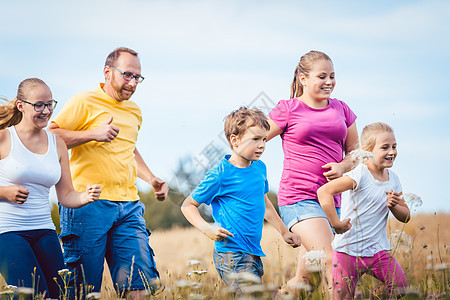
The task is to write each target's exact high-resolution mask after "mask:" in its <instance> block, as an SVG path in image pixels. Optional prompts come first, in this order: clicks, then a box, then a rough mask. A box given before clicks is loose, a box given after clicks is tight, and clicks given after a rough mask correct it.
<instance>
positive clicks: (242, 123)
mask: <svg viewBox="0 0 450 300" xmlns="http://www.w3.org/2000/svg"><path fill="white" fill-rule="evenodd" d="M254 126H259V127H261V128H264V129H265V130H267V131H269V129H270V125H269V122H268V120H267V117H266V116H265V115H264V113H263V112H262V111H260V110H259V109H256V108H255V109H248V108H247V107H245V106H241V107H240V108H239V109H237V110H235V111H232V112H231V113H230V114H229V115H228V116H226V117H225V124H224V130H225V136H226V138H227V141H228V143H229V144H230V146H231V141H230V138H231V136H232V135H235V136H238V137H241V136H243V135H244V134H245V132H246V131H247V130H248V129H249V128H250V127H254Z"/></svg>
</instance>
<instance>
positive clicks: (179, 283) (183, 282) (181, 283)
mask: <svg viewBox="0 0 450 300" xmlns="http://www.w3.org/2000/svg"><path fill="white" fill-rule="evenodd" d="M174 284H175V286H176V287H177V288H187V287H191V286H192V285H193V282H192V281H188V280H183V279H181V280H177V281H175V282H174Z"/></svg>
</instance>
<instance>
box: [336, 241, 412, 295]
mask: <svg viewBox="0 0 450 300" xmlns="http://www.w3.org/2000/svg"><path fill="white" fill-rule="evenodd" d="M332 265H333V271H332V276H333V289H334V299H351V298H353V296H354V294H355V288H356V284H357V283H358V280H359V278H360V277H361V276H362V275H363V274H364V273H366V272H368V273H369V274H371V275H373V276H374V277H375V278H377V279H378V280H381V281H382V282H383V283H385V284H386V288H387V292H388V293H389V296H391V295H392V294H393V292H394V289H395V288H399V287H400V288H404V287H406V276H405V273H404V272H403V270H402V268H401V267H400V265H399V264H398V262H397V261H396V260H395V259H394V258H393V257H392V256H391V255H390V254H389V253H388V252H387V251H384V250H383V251H380V252H378V253H376V254H375V255H374V256H373V257H356V256H351V255H348V254H345V253H342V252H337V251H334V252H333V264H332Z"/></svg>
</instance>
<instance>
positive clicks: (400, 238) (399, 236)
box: [389, 229, 412, 253]
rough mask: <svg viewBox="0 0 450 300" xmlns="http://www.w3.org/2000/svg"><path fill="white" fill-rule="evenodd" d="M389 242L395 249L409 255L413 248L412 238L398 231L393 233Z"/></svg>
mask: <svg viewBox="0 0 450 300" xmlns="http://www.w3.org/2000/svg"><path fill="white" fill-rule="evenodd" d="M389 242H390V244H391V246H392V247H393V248H394V249H398V250H399V251H404V252H405V253H408V252H409V251H410V250H411V248H412V244H411V237H410V236H409V235H407V234H406V233H405V232H403V231H400V230H398V229H397V230H395V231H394V232H393V233H391V237H390V239H389Z"/></svg>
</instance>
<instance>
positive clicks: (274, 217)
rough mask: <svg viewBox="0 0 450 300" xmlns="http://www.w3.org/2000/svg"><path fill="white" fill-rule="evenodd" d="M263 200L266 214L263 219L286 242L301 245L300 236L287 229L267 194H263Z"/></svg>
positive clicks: (294, 245)
mask: <svg viewBox="0 0 450 300" xmlns="http://www.w3.org/2000/svg"><path fill="white" fill-rule="evenodd" d="M264 200H265V202H266V214H265V215H264V219H266V220H267V222H269V223H270V224H271V225H272V226H273V227H275V229H276V230H278V232H279V233H280V234H281V236H282V237H283V239H284V240H285V242H286V243H288V244H289V245H291V246H292V247H294V248H296V247H298V246H300V245H301V241H300V236H298V235H297V234H295V233H292V232H290V231H289V229H287V228H286V225H284V223H283V221H282V220H281V218H280V216H279V215H278V213H277V211H276V210H275V208H274V207H273V205H272V202H270V200H269V198H268V197H267V195H265V196H264Z"/></svg>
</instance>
